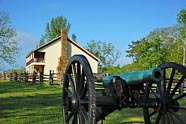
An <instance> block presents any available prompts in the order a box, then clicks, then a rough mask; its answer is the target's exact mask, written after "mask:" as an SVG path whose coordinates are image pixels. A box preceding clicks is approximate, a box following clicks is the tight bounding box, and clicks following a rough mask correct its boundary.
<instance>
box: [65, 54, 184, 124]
mask: <svg viewBox="0 0 186 124" xmlns="http://www.w3.org/2000/svg"><path fill="white" fill-rule="evenodd" d="M185 77H186V68H185V67H184V66H182V65H180V64H177V63H173V62H166V63H163V64H161V65H159V66H158V67H155V68H151V69H148V70H144V71H138V72H130V73H124V74H114V75H112V76H105V77H104V78H103V80H102V83H103V86H104V90H103V92H102V93H101V94H96V90H95V82H97V81H98V80H97V79H96V77H94V76H93V73H92V71H91V67H90V64H89V62H88V61H87V59H86V58H85V57H84V56H83V55H74V56H73V57H71V59H70V61H69V64H68V65H67V68H66V72H65V74H64V82H63V93H62V97H63V98H62V106H63V120H64V124H71V123H72V124H96V123H97V122H99V121H100V120H104V118H105V117H106V116H107V115H109V114H110V113H112V112H113V111H115V110H121V109H124V108H127V107H130V108H142V111H143V116H144V123H146V124H154V123H156V124H159V123H162V124H166V123H167V124H175V123H176V124H177V123H178V124H179V123H180V124H185V123H186V113H185V112H186V93H185V92H179V90H180V89H181V88H182V86H183V85H184V79H185ZM99 81H100V80H99Z"/></svg>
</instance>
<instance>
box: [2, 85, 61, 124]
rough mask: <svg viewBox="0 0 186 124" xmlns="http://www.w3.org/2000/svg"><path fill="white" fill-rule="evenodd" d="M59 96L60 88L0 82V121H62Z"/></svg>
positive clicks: (15, 123)
mask: <svg viewBox="0 0 186 124" xmlns="http://www.w3.org/2000/svg"><path fill="white" fill-rule="evenodd" d="M61 98H62V94H61V88H54V87H48V86H44V85H40V84H36V85H32V84H27V83H19V82H4V83H3V82H0V123H1V124H9V123H13V124H28V123H30V124H31V123H32V124H58V123H62V108H61V106H62V100H61Z"/></svg>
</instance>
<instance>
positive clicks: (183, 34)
mask: <svg viewBox="0 0 186 124" xmlns="http://www.w3.org/2000/svg"><path fill="white" fill-rule="evenodd" d="M177 21H178V23H179V24H180V25H181V27H180V29H179V31H180V38H181V40H182V41H183V65H186V10H185V9H183V10H181V11H180V12H179V13H178V18H177Z"/></svg>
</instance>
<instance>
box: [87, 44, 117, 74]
mask: <svg viewBox="0 0 186 124" xmlns="http://www.w3.org/2000/svg"><path fill="white" fill-rule="evenodd" d="M85 49H86V50H88V51H89V52H91V53H92V54H93V55H95V56H96V57H98V58H99V59H100V62H99V66H100V69H101V72H105V71H106V70H107V68H108V67H111V66H113V65H114V63H115V62H116V61H117V59H118V58H119V57H120V52H119V51H118V50H116V49H115V47H114V46H113V45H112V44H111V43H106V42H102V41H95V40H91V41H90V42H89V43H87V46H86V47H85Z"/></svg>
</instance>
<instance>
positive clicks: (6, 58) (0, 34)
mask: <svg viewBox="0 0 186 124" xmlns="http://www.w3.org/2000/svg"><path fill="white" fill-rule="evenodd" d="M15 36H16V31H15V29H14V28H13V27H12V26H11V23H10V18H9V15H8V13H6V12H0V64H1V63H3V62H5V63H8V64H12V63H14V62H15V56H16V54H17V53H18V46H17V44H18V42H17V41H16V40H15V39H13V38H14V37H15Z"/></svg>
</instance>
